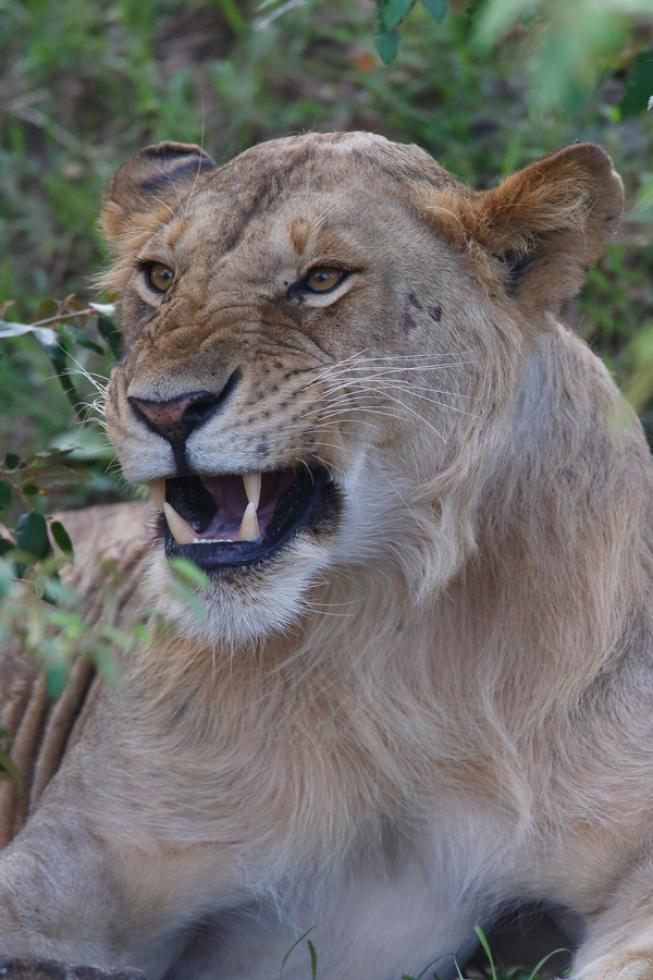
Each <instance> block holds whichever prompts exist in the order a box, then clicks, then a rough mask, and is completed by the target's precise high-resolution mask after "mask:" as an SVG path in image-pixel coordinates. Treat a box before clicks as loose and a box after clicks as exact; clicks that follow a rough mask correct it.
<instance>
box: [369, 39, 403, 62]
mask: <svg viewBox="0 0 653 980" xmlns="http://www.w3.org/2000/svg"><path fill="white" fill-rule="evenodd" d="M374 43H375V45H376V50H377V51H378V52H379V54H380V55H381V60H382V62H383V64H384V65H391V64H392V62H393V61H394V60H395V58H396V57H397V52H398V51H399V35H398V34H397V32H396V31H392V33H390V34H377V36H376V38H375V39H374Z"/></svg>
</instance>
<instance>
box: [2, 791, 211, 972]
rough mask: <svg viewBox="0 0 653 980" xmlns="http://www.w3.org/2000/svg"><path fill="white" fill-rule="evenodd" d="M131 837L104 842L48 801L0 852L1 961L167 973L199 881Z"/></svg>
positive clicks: (176, 860) (76, 815)
mask: <svg viewBox="0 0 653 980" xmlns="http://www.w3.org/2000/svg"><path fill="white" fill-rule="evenodd" d="M127 835H128V827H127V826H126V827H125V839H123V841H122V842H115V841H112V842H109V841H107V840H103V839H102V837H101V836H100V835H99V834H98V831H97V828H95V827H94V826H93V824H92V823H91V821H89V819H88V818H87V817H86V816H85V815H84V814H83V813H80V812H79V811H77V812H74V811H71V810H68V811H65V810H62V809H61V808H60V807H59V806H48V805H47V802H46V803H45V804H44V806H43V808H42V809H41V810H39V811H38V812H37V813H36V814H35V815H34V816H33V817H32V818H31V820H30V821H29V822H28V824H27V826H26V827H25V828H24V830H23V831H22V832H21V833H20V834H19V835H18V837H17V838H16V839H15V841H14V842H13V843H12V844H10V845H9V846H8V847H7V848H6V849H5V850H4V851H3V852H2V853H1V854H0V954H2V955H6V956H13V957H42V958H48V959H58V960H65V961H67V962H72V963H92V964H94V965H97V966H100V967H103V968H116V967H120V966H132V967H138V968H140V969H142V970H143V971H144V972H145V973H146V975H147V977H148V980H156V978H157V977H159V976H161V975H162V974H163V973H165V972H166V970H167V968H168V966H169V964H170V962H171V961H172V960H173V959H174V957H175V956H176V955H177V954H178V952H179V949H180V947H181V945H182V944H183V942H184V936H183V931H182V927H183V925H184V924H185V923H187V921H188V915H189V913H188V909H189V907H193V906H194V904H195V902H194V900H193V895H192V889H191V888H190V887H189V880H190V881H193V880H197V879H196V876H195V875H194V873H193V870H192V869H190V870H189V868H188V863H189V862H188V861H184V859H183V857H182V858H181V859H180V857H179V855H177V854H174V853H170V854H169V855H166V854H165V853H163V852H162V850H161V849H160V848H159V849H157V850H156V851H155V850H154V849H152V851H150V852H149V853H145V852H143V851H142V850H138V849H137V848H134V847H132V846H130V844H129V842H128V840H127ZM190 863H191V864H192V863H193V859H191V862H190ZM182 865H183V867H182ZM200 890H201V889H200ZM191 914H192V913H191Z"/></svg>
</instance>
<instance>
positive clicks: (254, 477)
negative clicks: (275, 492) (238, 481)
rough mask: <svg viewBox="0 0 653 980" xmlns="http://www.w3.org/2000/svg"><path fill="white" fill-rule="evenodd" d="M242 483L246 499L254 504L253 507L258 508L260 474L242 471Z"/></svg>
mask: <svg viewBox="0 0 653 980" xmlns="http://www.w3.org/2000/svg"><path fill="white" fill-rule="evenodd" d="M243 483H244V484H245V493H246V494H247V499H248V500H249V502H250V504H254V507H255V509H256V510H258V505H259V501H260V499H261V474H260V473H243Z"/></svg>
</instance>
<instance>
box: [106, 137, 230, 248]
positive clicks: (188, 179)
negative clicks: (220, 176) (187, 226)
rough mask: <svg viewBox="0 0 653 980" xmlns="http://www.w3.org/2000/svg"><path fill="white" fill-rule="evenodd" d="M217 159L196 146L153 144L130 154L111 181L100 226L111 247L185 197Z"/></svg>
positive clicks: (152, 223) (154, 222) (153, 222)
mask: <svg viewBox="0 0 653 980" xmlns="http://www.w3.org/2000/svg"><path fill="white" fill-rule="evenodd" d="M216 168H217V164H216V163H215V161H214V160H212V159H211V157H210V156H209V155H208V153H205V152H204V150H201V149H200V148H199V146H193V145H191V144H187V143H172V142H168V141H167V142H165V143H157V144H156V145H154V146H146V147H145V149H144V150H141V151H140V153H137V154H136V156H133V157H131V159H130V160H128V161H127V163H124V164H123V165H122V167H121V168H120V169H119V170H118V172H117V173H116V174H115V176H114V177H113V178H112V180H111V181H110V182H109V186H108V188H107V191H106V194H105V197H104V205H103V208H102V216H101V222H102V228H103V229H104V233H105V235H106V238H107V241H108V243H109V245H110V247H111V248H112V250H113V251H114V252H116V251H117V252H119V251H121V249H122V244H123V243H124V242H125V239H126V238H129V239H132V238H133V237H134V236H135V237H138V235H139V234H140V233H141V232H143V231H146V230H148V229H150V228H152V227H155V226H156V225H157V224H158V223H159V222H160V221H161V220H162V218H163V217H164V215H166V214H167V215H169V214H170V211H171V210H173V211H174V210H176V209H177V208H178V207H180V206H183V204H184V203H185V202H186V200H187V199H188V196H189V195H190V194H191V192H192V191H193V189H194V187H196V185H197V181H198V180H199V179H200V178H201V177H202V176H203V175H204V174H206V173H207V172H210V171H212V170H215V169H216Z"/></svg>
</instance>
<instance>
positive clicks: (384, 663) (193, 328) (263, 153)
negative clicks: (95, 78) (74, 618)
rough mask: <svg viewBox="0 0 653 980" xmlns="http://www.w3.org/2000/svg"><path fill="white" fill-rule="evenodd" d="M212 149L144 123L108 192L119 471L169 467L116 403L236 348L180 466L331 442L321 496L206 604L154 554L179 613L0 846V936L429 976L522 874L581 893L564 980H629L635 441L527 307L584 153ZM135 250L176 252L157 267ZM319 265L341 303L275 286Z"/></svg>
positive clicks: (646, 671) (573, 245)
mask: <svg viewBox="0 0 653 980" xmlns="http://www.w3.org/2000/svg"><path fill="white" fill-rule="evenodd" d="M180 161H181V162H180ZM193 161H195V162H196V163H197V168H196V169H194V167H193ZM203 161H204V162H203ZM188 163H190V164H191V165H190V166H186V164H188ZM212 166H213V165H212V163H208V162H206V160H205V158H204V157H203V156H202V155H201V153H200V151H199V150H197V148H193V147H188V148H184V147H180V146H179V145H178V144H175V145H172V147H171V148H169V149H166V147H165V145H164V146H163V147H161V148H155V149H151V148H150V149H149V150H146V151H144V152H143V154H141V155H139V156H138V157H136V158H135V159H134V160H133V161H131V162H129V163H127V164H126V165H125V167H123V168H122V169H121V171H119V173H118V175H117V176H116V178H114V181H113V182H112V185H111V187H110V189H109V191H108V195H107V200H106V203H105V209H104V218H103V220H104V226H105V230H106V232H107V235H108V237H109V240H110V244H111V246H112V248H113V250H114V253H115V257H116V260H115V264H114V265H113V267H112V269H111V270H110V272H109V273H108V274H107V277H106V283H107V284H108V285H109V286H110V287H111V288H112V289H113V290H114V291H116V292H120V294H121V296H122V303H123V328H124V333H125V341H126V352H125V356H124V358H123V360H122V361H121V363H120V364H119V365H118V366H117V367H116V369H115V370H114V373H113V376H112V379H111V384H110V387H109V390H108V399H107V420H108V424H109V430H110V434H111V437H112V440H113V442H114V445H115V446H116V449H117V451H118V454H119V457H120V460H121V463H122V465H123V469H124V471H125V474H126V475H127V477H128V478H130V479H132V480H134V481H135V482H147V481H149V480H152V479H157V478H160V477H165V476H170V475H171V474H172V473H173V472H174V461H173V459H172V453H171V451H170V448H169V446H168V444H167V443H165V442H164V440H162V439H160V438H159V437H158V436H156V435H155V434H154V433H152V432H151V431H150V430H148V429H146V427H145V426H144V425H143V424H142V423H141V422H139V420H138V419H137V418H136V417H135V416H134V414H133V412H132V410H131V408H130V405H129V402H128V401H127V396H137V397H140V398H147V399H159V400H161V399H166V398H171V397H176V396H179V395H181V394H183V393H184V392H186V391H188V390H209V391H216V392H217V391H219V390H220V389H221V387H222V385H223V384H224V383H225V381H226V380H227V378H228V377H229V376H230V375H231V374H232V372H233V371H234V369H235V368H236V367H238V368H240V369H241V372H242V379H241V382H240V383H239V385H238V387H237V389H235V392H234V395H233V397H232V398H231V400H230V402H229V406H228V408H227V409H225V411H224V412H222V413H220V414H219V415H218V416H216V418H215V419H213V420H211V421H210V422H208V423H207V424H206V425H203V426H202V427H201V428H200V429H199V430H198V431H197V432H196V433H194V434H193V435H192V437H191V438H190V439H189V441H188V454H189V462H190V464H191V465H192V466H193V467H194V468H195V469H197V470H200V471H201V470H208V471H213V472H238V471H243V470H248V469H261V468H266V467H270V468H276V467H281V466H286V465H294V464H297V463H299V462H300V461H302V460H303V461H306V462H311V461H316V460H320V461H322V462H323V463H325V464H326V465H327V466H328V467H329V469H330V471H331V473H332V475H333V478H334V480H335V482H336V484H337V486H338V487H339V490H340V493H341V497H342V512H341V515H340V519H339V521H338V523H337V525H335V526H333V527H328V528H325V529H324V530H323V531H322V532H320V533H319V534H313V533H309V532H307V531H304V532H301V533H300V534H299V535H298V536H297V538H296V539H295V540H294V541H293V542H292V543H291V544H290V545H288V547H287V548H286V549H284V551H283V552H282V553H281V554H280V555H279V556H278V557H277V558H275V560H274V561H273V562H271V563H269V564H268V565H265V566H262V567H261V568H259V569H252V570H250V571H248V572H247V573H245V574H242V575H238V576H232V577H228V576H225V577H222V578H221V579H220V580H218V581H214V582H213V585H212V589H211V591H210V593H209V594H208V596H206V597H205V610H206V614H205V616H204V617H203V618H202V619H199V620H198V619H197V618H196V617H193V616H191V615H190V614H189V613H188V612H187V611H186V610H184V609H183V608H182V607H181V606H178V605H175V604H174V602H171V600H170V598H169V589H168V586H169V584H170V576H169V572H168V569H167V566H166V561H165V559H164V557H163V555H162V553H161V548H160V545H152V547H151V551H150V555H149V559H148V564H149V571H148V575H147V579H146V583H145V585H144V587H145V588H146V590H147V592H148V595H149V597H150V599H151V600H153V601H155V602H157V603H158V604H159V606H160V607H161V608H163V609H164V610H165V612H166V613H167V614H168V615H172V616H173V617H174V619H175V621H176V630H177V632H176V634H175V635H174V636H172V637H171V636H167V637H162V638H161V640H160V641H159V642H157V643H155V644H153V645H152V647H151V648H149V649H145V650H142V651H141V652H140V653H139V655H138V657H136V658H135V659H134V660H133V662H130V663H129V664H127V666H126V677H125V680H124V682H123V684H122V685H121V686H120V688H119V689H118V690H109V691H107V692H105V694H104V697H103V698H102V699H100V701H99V702H98V704H97V706H96V708H95V711H94V716H93V719H92V720H91V721H90V722H89V723H88V725H87V728H86V730H85V732H84V735H83V736H82V737H81V738H80V740H79V742H78V744H77V746H76V747H75V748H74V750H73V751H71V752H70V753H69V754H68V755H67V758H66V760H65V761H64V764H63V766H62V768H61V770H60V772H59V774H58V775H57V776H56V778H54V779H53V780H52V782H51V784H50V787H49V789H48V791H47V793H46V794H45V797H44V800H43V803H42V804H41V805H40V806H39V807H38V808H37V809H36V812H34V814H33V815H32V816H31V818H30V820H29V821H28V823H27V826H26V827H25V829H24V830H23V831H22V832H21V834H20V835H19V836H18V838H17V839H16V841H15V843H14V844H12V845H11V846H10V847H9V848H7V849H6V850H5V851H4V852H3V854H2V856H1V858H0V872H1V875H0V883H1V884H0V935H2V936H3V939H6V945H7V948H8V951H10V952H12V953H20V954H27V953H31V954H35V953H36V954H41V955H49V956H53V957H57V956H66V957H72V958H75V959H79V960H82V959H85V960H91V961H93V962H98V963H100V964H104V965H119V964H127V963H129V964H131V965H139V966H142V967H143V968H145V969H146V970H147V972H148V974H149V976H150V977H152V978H154V977H158V976H162V975H163V974H166V971H171V973H169V974H166V975H171V976H174V977H192V978H193V980H202V978H203V977H207V978H208V977H209V976H219V977H221V978H223V980H235V978H236V977H247V978H248V980H259V978H260V980H269V978H270V977H271V976H274V975H276V974H277V973H278V971H279V967H280V963H281V960H282V958H283V955H284V953H285V952H286V950H287V949H288V948H289V946H290V945H291V944H292V942H293V940H294V939H296V938H297V937H298V936H299V935H300V934H301V933H302V932H303V931H304V930H306V929H308V928H310V927H312V926H314V927H315V930H314V933H313V935H312V939H313V941H314V942H315V944H316V946H317V949H318V953H319V957H320V960H319V962H320V975H321V976H323V977H325V978H330V980H345V978H347V980H370V978H374V980H395V978H396V977H397V976H399V975H400V974H401V973H411V974H412V973H418V972H419V971H420V970H421V969H423V968H424V967H425V966H426V965H427V963H428V962H429V961H430V960H432V959H435V958H436V957H442V959H441V960H440V961H439V963H438V966H437V969H438V972H439V974H440V975H441V976H448V975H453V963H452V959H451V956H450V954H451V953H452V952H453V951H454V950H455V949H457V948H458V949H461V948H464V947H465V946H466V945H469V943H470V941H471V939H472V938H473V932H472V927H473V925H474V923H475V922H478V921H481V922H484V923H488V922H489V921H491V919H492V918H493V916H494V915H495V914H496V912H497V910H498V909H499V908H501V907H502V906H503V905H505V904H506V903H510V902H511V901H515V900H518V899H521V898H532V899H536V900H542V901H546V902H554V903H559V904H561V905H563V906H567V907H569V908H571V909H572V910H574V911H575V912H577V913H580V915H581V916H583V917H584V918H585V920H586V922H587V925H588V932H587V938H586V940H585V942H584V943H583V944H582V946H581V948H580V950H579V953H578V959H577V966H576V972H575V974H574V976H575V977H577V978H578V980H617V978H618V980H636V978H649V977H652V976H653V973H652V972H651V971H652V970H653V967H651V962H652V957H653V905H652V903H651V885H652V880H653V879H652V871H651V857H650V839H651V831H652V829H653V823H652V821H651V803H652V797H653V725H652V723H651V716H652V712H651V706H652V703H653V674H652V672H651V666H650V663H651V661H650V658H651V652H652V650H653V644H652V642H651V640H652V623H651V612H650V608H651V597H650V587H651V581H652V576H653V565H652V556H651V540H652V536H651V517H650V515H651V513H652V512H653V509H652V506H651V504H652V502H653V500H652V497H653V468H652V465H651V460H650V458H649V453H648V449H647V447H646V444H645V440H644V437H643V434H642V431H641V428H640V426H639V423H638V422H637V421H636V419H634V417H632V415H631V414H630V413H629V412H628V411H627V410H623V408H622V409H621V410H620V411H619V412H617V409H618V408H619V407H620V406H621V401H620V397H619V395H618V393H617V391H616V389H615V387H614V385H613V383H612V381H611V380H610V378H609V376H608V374H607V372H606V371H605V369H604V368H603V366H602V365H601V363H600V362H599V361H598V359H597V358H595V357H594V356H593V355H592V354H591V352H590V351H589V349H588V348H587V347H586V346H585V345H584V344H583V343H582V342H581V341H579V340H578V339H577V338H576V337H574V336H573V335H572V334H571V333H570V332H569V331H568V330H567V329H566V328H564V327H563V326H562V325H560V324H559V323H558V322H556V320H555V319H554V316H553V314H554V313H555V312H556V311H557V309H558V308H559V306H560V304H561V303H562V302H563V301H564V300H565V299H568V298H569V297H570V296H571V295H573V293H574V291H575V290H576V289H577V288H578V287H579V285H580V282H581V279H582V274H583V272H584V269H585V267H586V266H587V264H588V263H589V262H591V261H594V260H595V259H596V258H598V256H599V255H600V254H601V251H602V250H603V248H604V247H605V245H606V243H607V241H608V240H609V237H610V235H611V234H612V233H613V231H614V229H615V227H616V223H617V220H618V216H619V214H620V212H621V207H622V190H621V184H620V181H619V179H618V177H617V176H616V174H614V172H613V170H612V167H611V164H610V161H609V159H608V157H607V156H606V155H605V154H604V153H603V151H601V150H600V149H598V148H597V147H592V146H587V145H583V144H581V145H578V146H575V147H569V148H567V149H566V150H562V151H560V153H558V154H554V155H553V156H550V157H547V158H545V160H543V161H538V162H537V163H535V164H532V165H531V166H530V167H527V168H526V169H525V170H523V171H521V172H520V173H519V174H516V175H515V176H514V177H511V178H509V180H507V181H505V182H504V183H503V184H502V185H500V186H499V187H498V188H497V189H495V190H492V191H489V192H485V193H473V192H471V191H469V190H468V189H466V188H464V187H463V186H462V185H460V184H459V183H458V182H457V181H456V180H455V179H454V178H453V177H451V175H449V174H448V173H447V172H446V171H444V170H443V169H442V168H440V167H439V166H438V165H437V164H436V163H435V162H434V161H432V160H431V159H430V158H429V157H428V156H427V154H425V153H424V152H423V151H421V150H419V149H417V148H415V147H406V146H398V145H396V144H391V143H388V142H387V141H385V140H383V139H382V138H381V137H375V136H371V135H369V134H323V135H317V134H309V135H306V136H300V137H293V138H291V139H287V140H278V141H274V142H272V143H268V144H264V145H262V146H259V147H254V148H253V149H251V150H249V151H247V152H246V153H244V154H242V155H241V156H239V157H237V158H236V159H235V160H233V161H231V162H230V163H229V164H226V165H225V166H223V167H220V168H215V169H212ZM154 177H156V178H157V179H156V180H154V184H153V183H152V181H153V179H154ZM153 186H156V193H154V191H153V190H152V187H153ZM147 187H149V188H150V195H149V196H148V194H147V193H146V191H145V190H144V188H147ZM142 261H158V262H164V263H165V264H168V265H170V266H171V267H173V268H174V269H175V270H176V272H177V279H176V282H175V286H174V288H173V289H171V290H170V292H169V294H166V295H165V296H164V297H163V298H157V297H155V296H153V295H152V294H151V292H148V291H147V288H146V286H145V284H144V280H143V276H142V273H141V271H140V268H139V263H140V262H142ZM335 262H338V263H343V264H345V265H347V266H348V267H350V268H351V269H354V270H356V271H355V274H353V275H352V276H351V277H350V279H349V280H348V281H347V286H346V289H345V292H344V293H343V294H342V295H340V296H339V297H338V298H337V299H336V300H333V301H331V300H330V299H326V301H325V300H324V298H320V300H319V301H318V300H312V299H308V300H306V301H305V302H303V303H300V302H296V303H294V304H293V302H291V301H290V300H289V299H288V298H287V296H286V287H287V284H288V283H291V282H293V281H294V280H295V279H297V278H298V276H300V275H302V274H303V273H304V272H305V271H306V270H307V269H309V268H311V267H314V266H316V265H323V266H328V265H330V264H333V263H335ZM624 419H625V421H624ZM200 926H201V928H200ZM305 974H306V963H305V962H304V961H303V960H302V959H300V958H298V957H297V956H295V957H293V958H291V960H290V962H289V964H288V965H287V967H286V971H285V973H284V976H288V977H292V978H299V977H303V976H304V975H305Z"/></svg>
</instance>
